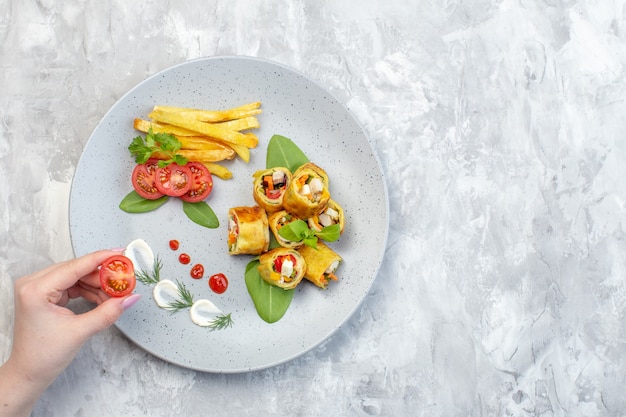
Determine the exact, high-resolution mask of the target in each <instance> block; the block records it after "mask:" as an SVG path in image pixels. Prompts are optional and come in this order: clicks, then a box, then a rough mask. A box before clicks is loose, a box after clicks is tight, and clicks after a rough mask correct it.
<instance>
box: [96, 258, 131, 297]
mask: <svg viewBox="0 0 626 417" xmlns="http://www.w3.org/2000/svg"><path fill="white" fill-rule="evenodd" d="M136 284H137V279H136V278H135V268H134V267H133V262H132V261H131V260H130V259H128V258H127V257H126V256H123V255H113V256H111V257H110V258H107V259H106V260H105V261H104V262H103V263H102V265H100V287H101V288H102V291H104V292H105V293H107V294H108V295H110V296H111V297H124V296H126V295H128V294H130V293H131V292H133V290H134V289H135V285H136Z"/></svg>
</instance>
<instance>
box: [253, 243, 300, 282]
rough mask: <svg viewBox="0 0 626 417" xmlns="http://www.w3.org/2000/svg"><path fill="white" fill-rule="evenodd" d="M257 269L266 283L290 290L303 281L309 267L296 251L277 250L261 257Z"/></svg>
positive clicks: (287, 249)
mask: <svg viewBox="0 0 626 417" xmlns="http://www.w3.org/2000/svg"><path fill="white" fill-rule="evenodd" d="M257 268H258V270H259V274H260V275H261V277H262V278H263V279H264V280H265V282H267V283H268V284H270V285H274V286H277V287H280V288H282V289H286V290H289V289H293V288H295V287H296V286H297V285H298V284H299V283H300V281H302V277H303V276H304V273H305V270H306V268H307V266H306V264H305V261H304V258H303V257H302V255H300V254H299V253H298V252H296V251H295V250H294V249H289V248H276V249H272V250H271V251H269V252H266V253H264V254H262V255H261V256H259V266H258V267H257Z"/></svg>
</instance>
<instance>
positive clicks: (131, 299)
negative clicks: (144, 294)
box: [122, 294, 141, 310]
mask: <svg viewBox="0 0 626 417" xmlns="http://www.w3.org/2000/svg"><path fill="white" fill-rule="evenodd" d="M140 298H141V294H133V295H129V296H128V297H126V298H124V301H122V308H123V309H124V310H128V309H129V308H131V307H132V306H134V305H135V303H136V302H137V301H139V299H140Z"/></svg>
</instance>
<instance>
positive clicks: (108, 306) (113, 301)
mask: <svg viewBox="0 0 626 417" xmlns="http://www.w3.org/2000/svg"><path fill="white" fill-rule="evenodd" d="M140 298H141V294H137V293H135V294H131V295H129V296H128V297H124V298H119V297H118V298H115V297H112V298H109V299H108V300H106V301H104V302H103V303H101V304H100V305H98V306H97V307H96V308H94V309H93V310H91V311H88V312H86V313H83V314H81V315H80V316H79V318H80V328H81V330H82V331H83V332H84V336H85V339H88V338H89V337H91V336H93V335H95V334H96V333H98V332H101V331H102V330H104V329H107V328H109V327H111V326H112V325H113V324H114V323H115V322H116V321H117V319H119V318H120V317H121V316H122V313H124V311H126V310H127V309H129V308H130V307H131V306H132V305H134V304H135V303H136V302H137V301H139V299H140Z"/></svg>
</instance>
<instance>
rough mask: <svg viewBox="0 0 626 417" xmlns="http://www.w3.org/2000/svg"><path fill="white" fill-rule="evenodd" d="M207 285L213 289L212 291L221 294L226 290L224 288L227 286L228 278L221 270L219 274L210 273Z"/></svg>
mask: <svg viewBox="0 0 626 417" xmlns="http://www.w3.org/2000/svg"><path fill="white" fill-rule="evenodd" d="M209 287H210V288H211V290H213V292H215V293H217V294H222V293H223V292H224V291H226V288H228V278H226V275H224V274H222V273H221V272H220V273H219V274H215V275H211V277H210V278H209Z"/></svg>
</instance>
